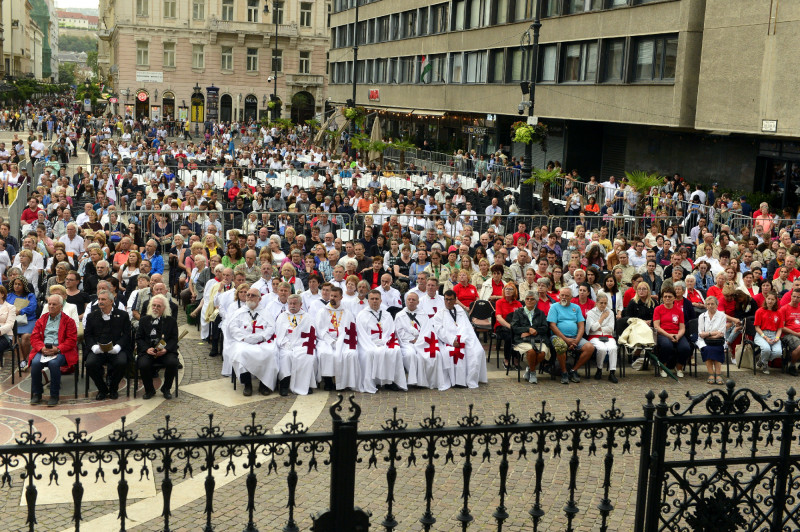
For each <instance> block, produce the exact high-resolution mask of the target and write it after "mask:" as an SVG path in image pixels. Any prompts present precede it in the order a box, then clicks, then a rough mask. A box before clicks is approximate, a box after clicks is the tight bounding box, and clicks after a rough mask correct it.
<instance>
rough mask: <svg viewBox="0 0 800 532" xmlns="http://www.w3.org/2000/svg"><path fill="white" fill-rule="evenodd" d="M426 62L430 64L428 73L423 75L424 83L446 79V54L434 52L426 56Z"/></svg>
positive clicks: (439, 81) (442, 81)
mask: <svg viewBox="0 0 800 532" xmlns="http://www.w3.org/2000/svg"><path fill="white" fill-rule="evenodd" d="M421 62H422V59H421V58H420V77H422V64H421ZM428 62H429V63H430V65H431V73H430V75H428V74H426V75H425V82H426V83H444V82H445V80H446V79H447V78H446V77H445V66H446V65H447V54H436V55H431V56H428Z"/></svg>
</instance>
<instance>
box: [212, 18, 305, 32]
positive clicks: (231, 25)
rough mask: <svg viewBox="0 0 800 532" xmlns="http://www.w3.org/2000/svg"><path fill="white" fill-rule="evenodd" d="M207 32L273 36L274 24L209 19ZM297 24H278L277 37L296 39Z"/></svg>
mask: <svg viewBox="0 0 800 532" xmlns="http://www.w3.org/2000/svg"><path fill="white" fill-rule="evenodd" d="M206 28H207V29H208V31H211V32H217V33H237V34H242V33H244V34H258V35H262V36H263V35H269V36H272V35H274V34H275V24H272V23H270V22H244V21H237V20H219V19H216V18H211V19H210V20H209V21H208V24H207V26H206ZM297 35H298V32H297V24H278V36H279V37H297Z"/></svg>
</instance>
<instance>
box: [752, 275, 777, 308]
mask: <svg viewBox="0 0 800 532" xmlns="http://www.w3.org/2000/svg"><path fill="white" fill-rule="evenodd" d="M770 293H772V294H775V297H778V294H777V293H776V292H775V288H774V287H773V286H772V281H770V280H769V279H764V280H763V281H761V291H760V292H759V293H758V294H756V295H755V296H753V301H755V302H756V304H757V305H758V307H759V308H761V307H763V306H764V298H765V297H766V295H767V294H770Z"/></svg>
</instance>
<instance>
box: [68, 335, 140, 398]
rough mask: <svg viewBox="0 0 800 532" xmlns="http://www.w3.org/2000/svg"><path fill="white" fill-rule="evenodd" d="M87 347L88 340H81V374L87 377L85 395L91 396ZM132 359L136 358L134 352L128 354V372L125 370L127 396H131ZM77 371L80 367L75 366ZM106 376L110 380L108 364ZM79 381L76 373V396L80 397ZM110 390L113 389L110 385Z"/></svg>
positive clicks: (76, 371)
mask: <svg viewBox="0 0 800 532" xmlns="http://www.w3.org/2000/svg"><path fill="white" fill-rule="evenodd" d="M87 349H88V347H87V346H86V342H81V349H80V353H79V354H80V355H81V361H80V363H79V367H80V372H81V374H82V375H83V376H84V378H85V382H84V389H83V396H84V397H89V381H90V380H91V378H90V377H89V376H88V375H87V374H86V351H87ZM132 360H135V358H134V357H133V356H132V354H129V355H128V364H127V369H126V372H125V395H126V396H127V397H130V396H131V379H130V375H131V361H132ZM75 373H76V374H77V373H78V368H75ZM105 378H106V383H108V380H109V373H108V365H106V372H105ZM77 382H78V377H77V375H76V377H75V397H76V398H77V397H78V384H77ZM109 391H111V389H110V387H109Z"/></svg>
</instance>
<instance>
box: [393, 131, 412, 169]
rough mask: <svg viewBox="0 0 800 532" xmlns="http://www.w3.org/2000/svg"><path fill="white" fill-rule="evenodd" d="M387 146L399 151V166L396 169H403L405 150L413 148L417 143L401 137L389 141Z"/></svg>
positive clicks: (404, 165)
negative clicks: (400, 138)
mask: <svg viewBox="0 0 800 532" xmlns="http://www.w3.org/2000/svg"><path fill="white" fill-rule="evenodd" d="M389 147H391V148H394V149H395V150H399V151H400V168H399V169H398V170H400V171H403V169H404V168H405V167H406V150H413V149H415V148H416V147H417V145H416V144H414V143H413V142H411V141H410V140H408V139H402V140H396V141H394V142H390V143H389Z"/></svg>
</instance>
